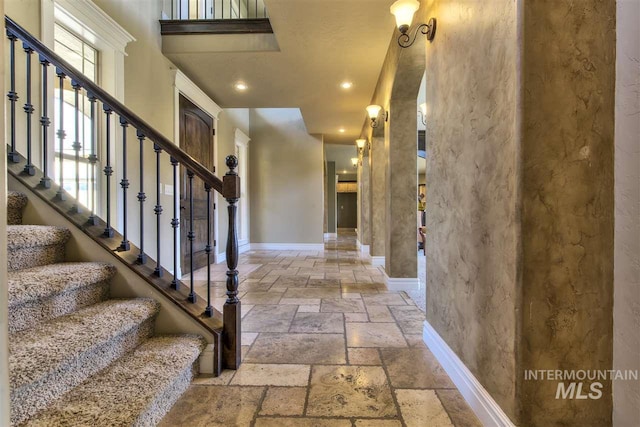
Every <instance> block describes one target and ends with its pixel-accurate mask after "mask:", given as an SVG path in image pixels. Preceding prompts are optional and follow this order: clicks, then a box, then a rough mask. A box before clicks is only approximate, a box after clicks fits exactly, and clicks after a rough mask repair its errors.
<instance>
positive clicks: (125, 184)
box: [118, 117, 131, 251]
mask: <svg viewBox="0 0 640 427" xmlns="http://www.w3.org/2000/svg"><path fill="white" fill-rule="evenodd" d="M120 126H122V179H121V180H120V187H121V188H122V242H120V247H118V250H120V251H128V250H129V249H131V245H130V244H129V239H127V222H128V221H127V189H128V188H129V180H128V179H127V128H128V127H129V123H127V121H126V120H125V119H124V118H122V117H120Z"/></svg>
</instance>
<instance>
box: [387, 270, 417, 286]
mask: <svg viewBox="0 0 640 427" xmlns="http://www.w3.org/2000/svg"><path fill="white" fill-rule="evenodd" d="M383 271H384V270H383ZM384 284H385V285H387V288H389V290H390V291H415V290H418V289H420V279H419V278H417V277H389V276H387V273H386V271H385V272H384Z"/></svg>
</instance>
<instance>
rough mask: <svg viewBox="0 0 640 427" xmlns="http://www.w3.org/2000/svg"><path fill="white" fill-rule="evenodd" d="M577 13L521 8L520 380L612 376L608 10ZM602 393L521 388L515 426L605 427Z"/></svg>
mask: <svg viewBox="0 0 640 427" xmlns="http://www.w3.org/2000/svg"><path fill="white" fill-rule="evenodd" d="M579 5H580V7H579V8H576V3H575V2H574V1H572V0H556V1H554V2H553V3H552V4H551V3H549V2H544V1H525V2H524V11H523V12H524V27H523V33H524V44H523V49H524V56H523V58H524V59H523V70H524V73H523V82H524V88H523V93H524V97H523V122H522V132H523V136H522V144H521V145H522V236H523V238H522V256H523V258H522V263H523V270H522V277H523V281H522V311H521V316H522V317H521V321H522V323H521V331H522V342H521V347H520V351H521V363H522V366H521V367H522V369H558V368H562V369H576V370H577V369H602V370H604V369H611V367H612V333H613V328H612V307H613V229H614V228H613V224H614V223H613V220H614V218H613V214H614V205H613V201H614V199H613V166H614V165H613V152H614V143H613V136H614V80H615V69H614V67H615V1H614V0H604V1H603V0H581V1H580V2H579ZM542 28H544V31H540V29H542ZM636 220H637V218H636ZM518 377H519V378H521V376H520V375H519V376H518ZM603 384H604V390H603V396H602V397H601V398H600V399H557V400H556V399H555V392H556V388H557V383H556V382H555V381H522V384H521V395H522V400H521V403H522V423H523V424H524V425H527V426H548V425H590V426H596V425H597V426H607V425H611V384H610V383H608V382H603Z"/></svg>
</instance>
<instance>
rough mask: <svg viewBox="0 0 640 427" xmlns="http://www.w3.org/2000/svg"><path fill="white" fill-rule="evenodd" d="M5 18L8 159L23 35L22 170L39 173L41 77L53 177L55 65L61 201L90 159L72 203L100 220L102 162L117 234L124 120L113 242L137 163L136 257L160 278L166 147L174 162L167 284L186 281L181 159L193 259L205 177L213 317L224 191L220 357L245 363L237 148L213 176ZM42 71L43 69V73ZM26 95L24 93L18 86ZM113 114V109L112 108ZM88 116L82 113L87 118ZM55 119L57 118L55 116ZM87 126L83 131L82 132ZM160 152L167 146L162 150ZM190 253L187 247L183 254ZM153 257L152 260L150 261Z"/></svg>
mask: <svg viewBox="0 0 640 427" xmlns="http://www.w3.org/2000/svg"><path fill="white" fill-rule="evenodd" d="M5 25H6V31H7V38H8V39H9V67H10V70H9V86H10V88H9V92H8V95H7V97H8V99H9V116H8V127H9V135H8V136H9V145H10V147H9V152H8V161H9V162H10V163H17V162H19V161H20V157H21V156H20V155H19V154H21V153H18V151H16V150H17V149H16V138H17V134H16V130H17V128H16V126H17V120H16V119H17V115H18V112H17V111H16V109H17V102H18V99H19V94H18V92H17V87H16V72H17V71H16V68H17V67H16V50H17V49H16V48H17V43H18V41H20V42H22V45H21V46H20V47H21V48H22V50H23V52H24V55H25V59H24V61H25V78H24V97H25V104H24V106H23V111H24V114H25V117H26V120H25V121H26V132H25V139H26V153H23V154H24V157H25V158H26V165H25V167H24V170H23V172H22V173H23V174H25V175H30V176H34V175H35V166H34V163H33V162H34V159H33V156H32V152H33V150H32V149H33V148H34V135H33V133H34V132H33V131H32V116H33V114H34V113H35V112H36V106H34V105H33V103H32V94H33V88H32V86H33V85H34V81H33V80H39V83H36V84H38V85H39V86H40V87H39V88H38V89H39V94H40V97H41V100H40V101H41V102H40V103H41V110H40V117H39V124H40V126H39V127H40V135H39V136H40V137H41V138H40V141H39V143H40V144H41V145H40V148H41V153H42V159H41V161H42V162H41V167H42V172H43V176H42V178H41V179H40V186H41V187H43V188H50V187H51V181H52V180H54V181H56V180H55V178H54V177H53V176H52V174H51V173H50V171H49V168H48V163H49V162H50V159H48V158H47V153H48V152H49V149H50V147H49V144H50V143H51V142H52V141H49V138H48V134H49V130H48V129H49V126H51V125H52V123H51V117H49V111H48V105H49V97H50V93H49V91H50V88H48V87H47V84H48V83H47V82H48V78H49V76H50V75H49V73H50V72H52V71H54V72H55V78H56V79H57V80H58V88H56V89H59V91H60V96H59V100H58V101H59V109H58V116H59V117H57V118H58V119H59V121H58V123H57V126H58V127H57V132H56V139H57V141H56V142H57V143H58V145H59V153H57V154H58V159H57V160H58V162H59V165H60V167H59V176H58V177H57V185H59V190H58V191H57V195H56V197H57V199H58V200H60V201H64V200H65V199H66V198H67V196H68V194H69V193H68V192H67V191H66V190H65V186H66V187H67V188H70V189H71V192H72V193H73V192H75V197H76V199H79V197H78V196H79V194H80V185H81V182H80V170H79V169H80V167H79V164H80V161H81V160H84V161H88V163H89V164H90V165H91V172H90V173H89V175H90V177H88V178H87V180H88V182H89V185H90V186H91V187H92V190H93V191H89V194H93V196H91V197H88V198H87V199H88V202H87V203H86V205H87V206H85V207H83V206H82V205H81V203H80V201H79V200H76V201H75V204H74V210H75V211H76V213H77V212H80V211H81V210H83V209H87V210H89V211H90V216H89V221H90V222H91V224H92V225H96V224H98V223H100V224H101V223H102V222H103V221H101V220H100V219H99V214H98V213H97V212H96V205H97V203H96V199H97V196H96V195H95V194H96V193H98V191H97V189H98V188H99V187H98V186H97V185H96V177H95V171H96V168H97V164H102V165H103V166H104V169H103V172H104V183H105V186H106V191H105V192H104V193H103V194H100V195H99V196H100V197H101V198H102V199H103V200H102V202H103V203H104V206H105V209H104V211H105V217H104V224H105V228H104V231H103V232H102V237H104V238H111V237H113V235H114V228H113V226H112V224H111V216H112V212H111V210H112V190H111V186H112V185H113V182H112V178H113V174H114V162H113V161H112V159H111V151H112V144H114V143H117V142H118V141H117V138H114V135H113V130H112V123H116V117H115V116H117V123H118V124H119V125H120V128H121V132H122V133H121V140H120V143H121V144H122V147H121V148H122V150H121V153H122V158H121V159H120V161H119V162H117V163H118V166H119V167H121V169H122V179H121V181H120V183H119V184H120V187H121V189H120V191H121V192H122V206H121V208H122V212H121V215H122V216H121V218H122V227H121V228H122V229H121V230H118V231H119V232H121V234H122V242H121V243H120V246H119V247H118V248H116V249H115V250H116V251H125V252H126V251H130V250H131V245H130V243H129V239H128V235H127V223H128V221H129V220H130V218H129V215H128V212H127V190H128V189H129V187H130V182H129V180H128V178H127V176H128V172H131V173H132V171H133V169H134V168H137V169H138V170H139V173H140V180H139V184H138V190H139V192H138V194H137V200H138V201H139V207H140V216H139V219H138V221H139V227H140V235H139V242H140V249H139V253H138V254H137V258H136V262H137V263H138V264H146V263H147V260H148V258H152V257H155V269H154V274H155V276H156V277H157V278H158V279H161V278H162V276H163V270H164V268H163V266H162V265H161V251H162V250H163V249H164V247H163V245H162V241H161V235H162V233H163V231H164V230H165V227H163V224H165V223H166V225H169V221H166V222H165V221H163V220H162V218H163V217H162V214H163V206H162V203H161V188H160V175H161V166H162V164H163V161H165V162H166V160H167V155H168V163H169V165H170V168H171V169H170V170H171V173H172V176H173V217H172V218H171V221H170V227H171V229H172V236H173V257H172V260H173V265H172V266H171V267H169V268H166V270H173V273H174V274H173V275H174V277H173V280H171V282H170V283H167V285H168V286H171V287H172V288H174V289H179V288H180V287H182V286H185V285H184V284H183V283H182V282H181V281H180V280H179V278H178V277H176V276H177V274H176V272H177V271H178V262H179V261H178V260H179V257H180V256H181V255H183V254H180V253H179V250H178V245H177V239H178V229H179V227H180V218H179V216H178V209H177V206H178V197H179V196H178V188H177V176H178V175H177V174H178V166H182V167H184V168H185V169H186V171H187V176H188V179H187V194H188V203H189V204H190V206H191V207H192V209H190V210H189V226H190V229H189V232H188V233H187V239H188V240H189V242H190V244H189V245H188V246H189V253H188V255H189V256H190V258H191V260H193V258H194V257H193V249H194V245H193V240H194V238H195V234H194V230H193V219H194V217H193V215H194V212H193V203H194V199H193V189H194V185H195V184H194V178H195V177H197V178H199V179H200V180H202V183H203V185H204V190H205V191H206V195H207V207H206V210H207V227H206V228H207V231H208V236H207V245H206V248H205V252H206V254H207V262H208V265H207V268H208V270H207V304H206V308H205V312H204V313H203V315H204V316H208V317H212V316H214V314H215V313H217V311H216V310H215V309H214V308H213V306H212V301H211V286H212V281H211V274H210V263H211V252H212V250H213V247H212V245H211V241H212V238H211V232H212V226H211V218H212V215H211V207H212V198H211V190H212V189H213V190H215V191H217V192H218V193H220V194H221V195H222V196H223V197H224V198H225V199H226V200H227V202H228V214H229V228H228V235H227V246H226V262H227V274H226V275H227V280H226V295H227V299H226V301H225V303H224V306H223V313H222V319H223V329H222V337H221V338H222V361H221V362H222V365H223V366H224V367H226V368H229V369H237V368H238V367H239V366H240V355H241V342H240V337H241V329H240V301H239V299H238V270H237V265H238V237H237V223H236V210H237V202H238V200H239V198H240V178H239V177H238V174H237V172H236V170H235V169H236V167H237V166H238V160H237V159H236V157H235V156H228V157H227V158H226V164H227V166H228V168H229V171H228V172H227V173H226V174H225V176H224V177H223V179H222V180H221V179H219V178H218V177H216V176H215V175H214V174H213V173H212V172H211V171H209V170H208V169H207V168H206V167H205V166H203V165H202V164H201V163H199V162H198V161H197V160H196V159H194V158H193V157H191V156H190V155H189V154H187V153H186V152H185V151H183V150H182V149H180V147H178V146H177V145H175V144H174V143H173V142H172V141H170V140H169V139H167V138H166V137H164V136H163V135H162V134H161V133H160V132H158V131H156V130H155V129H154V128H153V127H151V126H150V125H149V124H147V123H146V122H145V121H144V120H142V119H141V118H140V117H138V116H137V115H136V114H135V113H133V112H132V111H131V110H130V109H129V108H127V107H126V106H125V105H124V104H122V103H121V102H119V101H118V100H117V99H115V98H114V97H113V96H111V95H110V94H109V93H108V92H106V91H105V90H104V89H103V88H101V87H100V86H98V85H97V84H96V83H94V82H93V81H91V80H90V79H89V78H88V77H86V76H85V75H84V74H82V73H81V72H79V71H78V70H76V69H75V68H74V67H73V66H71V65H70V64H68V63H67V62H66V61H64V60H63V59H62V58H61V57H60V56H59V55H58V54H56V53H55V52H53V51H52V50H50V49H49V48H47V47H46V46H45V45H44V44H43V43H42V42H40V41H39V40H38V39H37V38H35V37H34V36H32V35H31V34H30V33H28V32H27V31H26V30H25V29H23V28H22V27H21V26H19V25H18V24H17V23H15V22H14V21H13V20H11V19H10V18H9V17H5ZM34 54H37V55H38V58H37V60H38V64H39V65H40V76H36V78H35V79H34V78H33V71H32V68H33V65H34V64H33V62H34V59H35V58H34ZM37 77H40V78H39V79H38V78H37ZM69 83H70V87H71V88H72V89H73V97H72V99H73V106H74V110H73V111H74V118H73V133H72V135H74V139H75V141H73V144H72V148H73V152H74V154H73V155H72V156H69V155H68V154H66V155H65V154H64V151H65V148H64V146H65V138H66V131H67V130H68V129H65V121H64V117H63V114H64V108H63V101H64V94H63V88H64V87H65V84H67V87H69ZM20 95H21V96H22V94H20ZM81 98H82V99H86V100H87V102H88V103H89V111H90V112H89V122H90V123H89V131H88V135H89V138H88V139H89V141H88V144H87V141H85V139H86V138H85V135H86V134H85V133H84V132H82V131H81V130H80V128H81V127H83V128H84V127H85V123H84V122H82V120H81V118H80V115H81V114H80V102H81V101H80V99H81ZM100 105H101V107H102V114H103V115H104V117H103V119H102V121H101V120H100V117H99V114H98V111H99V106H100ZM114 115H115V116H114ZM83 120H84V119H83ZM98 123H103V124H104V127H103V129H104V143H105V146H106V151H105V155H104V159H101V158H100V155H99V152H98V150H97V149H96V146H97V138H98V135H97V134H98V130H97V128H98V126H97V124H98ZM53 125H54V126H56V124H55V123H54V124H53ZM133 130H135V136H136V138H137V139H138V142H139V151H138V160H139V162H138V164H137V166H136V167H131V165H130V164H129V163H128V160H130V159H127V156H128V154H129V153H128V150H127V142H128V141H127V137H128V136H130V135H131V134H132V133H133ZM81 133H82V134H83V136H82V137H81V136H80V134H81ZM147 147H149V148H148V149H147V150H146V151H147V152H149V151H150V147H152V148H153V152H154V153H155V159H154V160H155V174H154V175H155V176H154V177H153V180H154V181H155V191H154V195H155V199H156V200H155V205H154V206H153V208H152V209H151V207H149V208H145V206H146V205H147V204H146V203H145V202H146V198H147V195H146V192H145V184H146V183H147V184H148V181H149V180H147V179H146V178H147V177H146V176H145V174H144V165H145V161H144V154H145V148H147ZM163 153H165V154H164V155H163ZM68 161H72V162H74V164H75V181H74V182H72V185H71V186H69V185H68V183H67V184H65V175H64V163H65V162H68ZM145 209H147V212H151V211H152V212H153V213H154V214H155V216H156V230H155V232H156V236H155V237H156V253H155V254H152V255H149V254H146V253H145V252H144V231H145V229H144V217H145V215H144V212H145ZM184 255H187V254H184ZM152 262H153V260H151V261H150V263H152ZM194 285H195V283H194V274H193V268H192V269H191V273H190V279H189V283H188V286H189V297H188V301H189V303H191V304H195V303H196V301H197V299H198V297H197V295H196V293H195V290H194Z"/></svg>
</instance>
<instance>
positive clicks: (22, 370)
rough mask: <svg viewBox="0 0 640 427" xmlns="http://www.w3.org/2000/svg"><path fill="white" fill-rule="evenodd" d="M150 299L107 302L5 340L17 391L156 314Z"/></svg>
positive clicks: (154, 306)
mask: <svg viewBox="0 0 640 427" xmlns="http://www.w3.org/2000/svg"><path fill="white" fill-rule="evenodd" d="M158 311H159V304H158V303H157V302H155V301H153V300H151V299H147V298H137V299H130V300H108V301H104V302H101V303H99V304H95V305H92V306H90V307H87V308H84V309H81V310H78V311H76V312H74V313H72V314H69V315H66V316H62V317H58V318H56V319H53V320H51V321H49V322H46V323H42V324H40V325H38V326H36V327H34V328H32V329H27V330H23V331H20V332H16V333H14V334H11V335H10V337H9V367H10V369H9V372H10V384H11V387H12V388H14V389H15V388H18V387H21V386H23V385H25V384H29V383H31V382H34V381H36V380H38V379H41V378H44V377H46V375H47V374H49V373H51V372H55V371H56V370H57V369H60V368H62V367H63V366H64V365H65V364H66V363H70V362H72V361H73V360H74V359H75V358H77V357H78V356H79V355H80V354H83V353H84V352H87V351H89V350H91V349H92V348H95V347H97V346H99V345H102V344H105V343H107V342H109V341H110V340H111V339H112V338H114V337H116V336H119V335H121V334H122V333H125V332H127V331H129V330H131V329H133V328H135V327H136V326H138V325H140V324H141V323H142V322H144V321H145V320H147V319H149V318H151V317H152V316H154V315H156V314H157V313H158Z"/></svg>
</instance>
